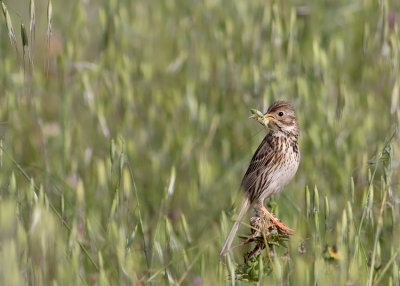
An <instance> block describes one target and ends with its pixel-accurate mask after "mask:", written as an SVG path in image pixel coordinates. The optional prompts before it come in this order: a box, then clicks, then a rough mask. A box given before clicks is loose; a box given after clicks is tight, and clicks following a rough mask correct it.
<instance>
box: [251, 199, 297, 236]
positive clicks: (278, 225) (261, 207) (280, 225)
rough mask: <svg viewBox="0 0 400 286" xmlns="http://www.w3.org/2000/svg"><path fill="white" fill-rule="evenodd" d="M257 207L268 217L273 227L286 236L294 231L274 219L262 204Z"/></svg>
mask: <svg viewBox="0 0 400 286" xmlns="http://www.w3.org/2000/svg"><path fill="white" fill-rule="evenodd" d="M258 207H259V208H260V209H261V210H262V211H263V212H264V213H265V214H266V215H267V216H268V217H269V219H270V220H271V221H272V223H273V224H274V225H276V226H277V227H279V229H281V230H282V231H283V232H285V233H287V234H293V233H294V230H293V229H291V228H290V227H288V226H286V225H285V224H284V223H282V222H280V221H279V220H278V219H277V218H276V217H274V216H273V215H272V214H271V213H270V212H269V211H268V210H267V209H266V208H265V207H264V205H263V204H262V203H259V204H258Z"/></svg>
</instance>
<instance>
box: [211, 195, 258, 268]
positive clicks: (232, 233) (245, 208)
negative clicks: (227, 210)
mask: <svg viewBox="0 0 400 286" xmlns="http://www.w3.org/2000/svg"><path fill="white" fill-rule="evenodd" d="M250 206H251V204H250V200H249V199H248V198H245V199H244V200H243V203H242V207H241V208H240V212H239V216H238V218H237V220H236V221H235V223H234V225H233V226H232V229H231V231H230V232H229V235H228V237H227V238H226V240H225V243H224V246H222V250H221V252H220V254H219V257H220V259H221V260H222V261H224V260H225V256H226V254H227V253H228V251H229V249H230V248H231V245H232V242H233V239H234V238H235V234H236V232H237V231H238V229H239V225H240V223H241V221H242V219H243V217H244V215H245V214H246V213H247V211H248V210H249V208H250Z"/></svg>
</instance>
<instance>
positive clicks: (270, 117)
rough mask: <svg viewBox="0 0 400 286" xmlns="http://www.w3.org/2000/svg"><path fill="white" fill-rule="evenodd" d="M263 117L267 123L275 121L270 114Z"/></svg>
mask: <svg viewBox="0 0 400 286" xmlns="http://www.w3.org/2000/svg"><path fill="white" fill-rule="evenodd" d="M264 117H265V118H266V119H268V121H274V119H275V118H274V116H273V115H271V114H269V113H267V114H265V115H264Z"/></svg>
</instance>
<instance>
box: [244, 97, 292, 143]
mask: <svg viewBox="0 0 400 286" xmlns="http://www.w3.org/2000/svg"><path fill="white" fill-rule="evenodd" d="M252 112H253V116H251V117H252V118H254V119H255V120H256V121H257V122H259V123H261V124H262V125H268V127H269V128H270V130H271V131H272V132H274V133H275V132H276V133H283V134H286V135H294V136H296V137H297V136H299V126H298V124H297V118H296V114H295V112H294V110H293V108H292V106H291V105H290V104H289V103H287V102H285V101H276V102H274V103H273V104H272V105H271V106H270V107H269V108H268V111H267V113H265V114H262V113H260V112H258V111H256V110H252Z"/></svg>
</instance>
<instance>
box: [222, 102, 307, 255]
mask: <svg viewBox="0 0 400 286" xmlns="http://www.w3.org/2000/svg"><path fill="white" fill-rule="evenodd" d="M253 118H255V119H256V120H257V121H258V122H259V123H261V124H263V125H268V129H269V132H268V134H267V135H266V136H265V137H264V139H263V140H262V142H261V144H260V145H259V146H258V148H257V150H256V151H255V153H254V155H253V157H252V159H251V161H250V164H249V166H248V168H247V171H246V173H245V175H244V176H243V179H242V182H241V189H242V190H243V191H244V193H245V196H244V199H243V202H242V205H241V208H240V211H239V215H238V218H237V220H236V221H235V223H234V225H233V226H232V229H231V231H230V232H229V234H228V236H227V238H226V240H225V243H224V244H223V246H222V250H221V252H220V259H221V260H222V261H224V260H225V257H226V254H227V253H228V251H229V249H230V247H231V245H232V242H233V239H234V236H235V234H236V232H237V230H238V229H239V225H240V223H241V220H242V219H243V217H244V215H245V214H246V213H247V212H248V210H249V209H250V207H251V206H253V205H257V206H258V208H259V209H260V210H262V212H264V213H265V215H266V216H267V217H269V219H270V221H271V222H272V223H273V224H274V225H275V226H277V227H278V228H279V229H280V230H281V231H283V232H285V233H288V234H293V233H294V230H293V229H291V228H289V227H288V226H286V225H284V224H283V223H282V222H280V221H279V220H278V219H277V218H275V217H274V216H273V215H272V214H271V213H270V212H269V211H268V210H267V209H266V208H265V207H264V200H265V199H266V198H268V197H270V196H272V195H275V194H278V193H280V192H281V191H282V190H283V189H284V188H285V187H286V185H287V184H288V183H289V182H290V181H291V180H292V179H293V177H294V175H295V174H296V172H297V169H298V166H299V163H300V150H299V146H298V137H299V126H298V122H297V118H296V113H295V111H294V109H293V107H292V106H291V105H290V104H289V103H288V102H286V101H275V102H274V103H272V104H271V106H270V107H269V108H268V110H267V112H266V113H265V114H262V113H261V112H259V114H258V115H257V116H253Z"/></svg>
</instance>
